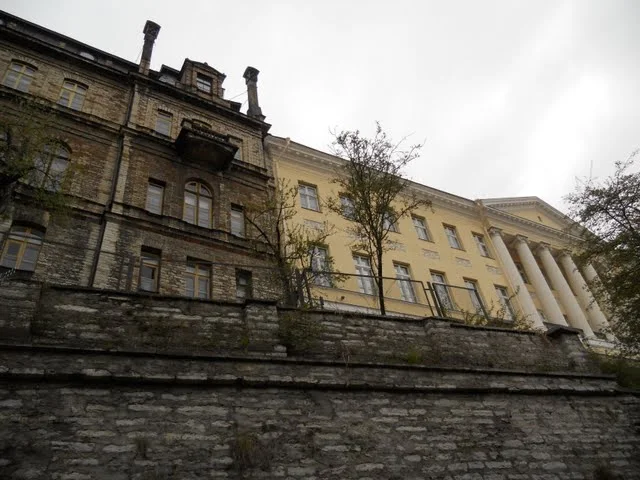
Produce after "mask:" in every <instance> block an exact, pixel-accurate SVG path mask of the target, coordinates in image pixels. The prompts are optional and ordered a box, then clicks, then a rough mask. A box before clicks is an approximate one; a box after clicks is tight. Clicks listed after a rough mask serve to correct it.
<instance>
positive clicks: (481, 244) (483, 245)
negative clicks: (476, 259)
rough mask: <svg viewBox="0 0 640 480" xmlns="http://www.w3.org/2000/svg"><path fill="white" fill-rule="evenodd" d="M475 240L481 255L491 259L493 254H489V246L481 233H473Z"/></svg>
mask: <svg viewBox="0 0 640 480" xmlns="http://www.w3.org/2000/svg"><path fill="white" fill-rule="evenodd" d="M471 235H472V236H473V240H474V241H475V242H476V246H477V247H478V251H479V252H480V255H481V256H483V257H486V258H491V252H489V246H488V245H487V242H486V240H485V238H484V235H482V234H481V233H472V234H471Z"/></svg>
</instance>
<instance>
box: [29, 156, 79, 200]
mask: <svg viewBox="0 0 640 480" xmlns="http://www.w3.org/2000/svg"><path fill="white" fill-rule="evenodd" d="M69 156H70V152H69V150H68V149H67V148H66V147H64V146H63V145H60V144H57V145H45V146H44V148H43V149H42V153H40V154H39V155H37V156H36V157H35V159H34V161H33V172H32V175H31V178H30V183H31V185H33V186H34V187H41V188H44V189H45V190H51V191H54V192H57V191H59V190H60V188H61V187H62V182H63V180H64V176H65V174H66V173H67V168H68V167H69Z"/></svg>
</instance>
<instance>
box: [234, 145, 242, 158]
mask: <svg viewBox="0 0 640 480" xmlns="http://www.w3.org/2000/svg"><path fill="white" fill-rule="evenodd" d="M233 159H234V160H238V161H242V145H238V150H236V153H234V154H233Z"/></svg>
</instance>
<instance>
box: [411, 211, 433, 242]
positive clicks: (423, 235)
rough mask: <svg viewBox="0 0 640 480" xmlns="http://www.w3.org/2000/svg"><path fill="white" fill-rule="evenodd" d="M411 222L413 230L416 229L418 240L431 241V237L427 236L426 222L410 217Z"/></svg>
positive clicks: (422, 219)
mask: <svg viewBox="0 0 640 480" xmlns="http://www.w3.org/2000/svg"><path fill="white" fill-rule="evenodd" d="M411 221H412V222H413V228H415V229H416V233H417V234H418V238H419V239H420V240H427V241H428V242H430V241H431V236H430V235H429V230H428V229H427V222H426V220H425V219H424V218H422V217H413V216H412V217H411Z"/></svg>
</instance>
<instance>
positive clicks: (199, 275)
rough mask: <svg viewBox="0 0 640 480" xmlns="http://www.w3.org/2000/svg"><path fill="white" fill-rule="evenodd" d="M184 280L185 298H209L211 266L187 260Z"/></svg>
mask: <svg viewBox="0 0 640 480" xmlns="http://www.w3.org/2000/svg"><path fill="white" fill-rule="evenodd" d="M184 280H185V288H186V292H185V293H186V295H187V297H192V298H209V296H210V291H211V288H210V285H211V265H209V264H208V263H200V262H198V261H197V260H187V269H186V272H185V279H184Z"/></svg>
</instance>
